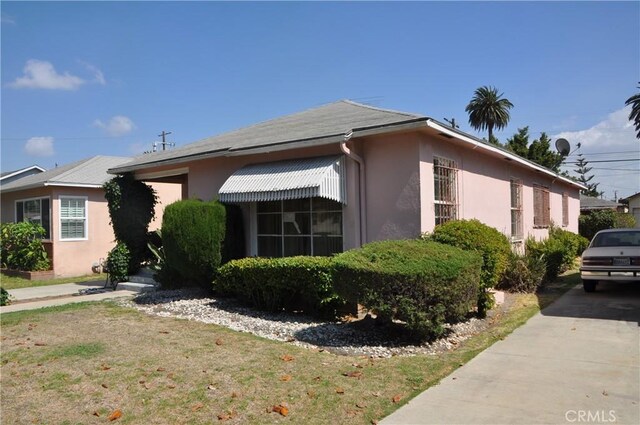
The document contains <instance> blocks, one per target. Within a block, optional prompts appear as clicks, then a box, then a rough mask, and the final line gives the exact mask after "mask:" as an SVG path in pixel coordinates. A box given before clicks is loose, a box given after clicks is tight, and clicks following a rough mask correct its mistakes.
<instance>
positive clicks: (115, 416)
mask: <svg viewBox="0 0 640 425" xmlns="http://www.w3.org/2000/svg"><path fill="white" fill-rule="evenodd" d="M121 417H122V410H120V409H116V410H114V411H113V412H112V413H111V414H110V415H109V417H108V418H107V419H109V422H113V421H115V420H116V419H120V418H121Z"/></svg>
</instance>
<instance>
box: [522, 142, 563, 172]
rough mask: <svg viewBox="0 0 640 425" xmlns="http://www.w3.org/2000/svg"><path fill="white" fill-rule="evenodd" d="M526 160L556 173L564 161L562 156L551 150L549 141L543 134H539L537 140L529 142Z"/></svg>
mask: <svg viewBox="0 0 640 425" xmlns="http://www.w3.org/2000/svg"><path fill="white" fill-rule="evenodd" d="M527 158H528V159H529V160H530V161H533V162H535V163H536V164H540V165H542V166H543V167H546V168H548V169H550V170H553V171H554V172H556V173H559V172H560V165H561V164H562V161H563V159H564V157H563V156H562V155H560V154H559V153H557V152H554V151H552V150H551V139H549V137H548V136H547V133H545V132H542V133H540V138H539V139H537V140H534V141H533V142H531V145H530V146H529V153H528V154H527Z"/></svg>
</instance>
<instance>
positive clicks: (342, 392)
mask: <svg viewBox="0 0 640 425" xmlns="http://www.w3.org/2000/svg"><path fill="white" fill-rule="evenodd" d="M336 394H344V388H342V387H338V388H336Z"/></svg>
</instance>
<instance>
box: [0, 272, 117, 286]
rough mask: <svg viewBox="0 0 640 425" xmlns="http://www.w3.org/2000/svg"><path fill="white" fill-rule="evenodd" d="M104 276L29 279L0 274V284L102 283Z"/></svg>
mask: <svg viewBox="0 0 640 425" xmlns="http://www.w3.org/2000/svg"><path fill="white" fill-rule="evenodd" d="M106 276H107V275H106V274H90V275H86V276H77V277H63V278H58V279H49V280H29V279H22V278H19V277H10V276H5V275H4V274H0V286H1V287H3V288H4V289H19V288H30V287H33V286H47V285H59V284H62V283H78V282H91V281H98V282H99V281H102V283H104V281H105V279H106Z"/></svg>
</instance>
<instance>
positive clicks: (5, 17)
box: [0, 12, 16, 25]
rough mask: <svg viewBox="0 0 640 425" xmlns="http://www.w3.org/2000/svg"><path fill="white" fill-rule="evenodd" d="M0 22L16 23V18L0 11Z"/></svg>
mask: <svg viewBox="0 0 640 425" xmlns="http://www.w3.org/2000/svg"><path fill="white" fill-rule="evenodd" d="M0 22H2V23H3V24H11V25H15V24H16V20H15V19H14V18H13V16H11V15H7V14H6V13H4V12H2V14H1V15H0Z"/></svg>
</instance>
